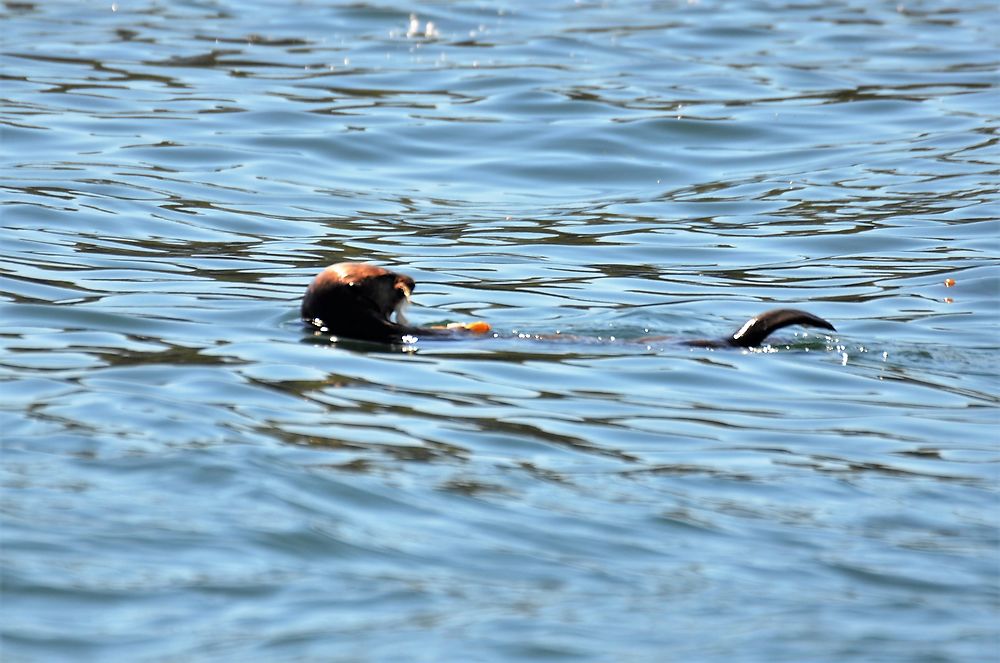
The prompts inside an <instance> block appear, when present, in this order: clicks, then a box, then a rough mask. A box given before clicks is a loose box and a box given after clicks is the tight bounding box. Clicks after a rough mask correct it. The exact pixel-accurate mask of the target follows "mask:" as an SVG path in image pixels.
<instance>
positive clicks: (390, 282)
mask: <svg viewBox="0 0 1000 663" xmlns="http://www.w3.org/2000/svg"><path fill="white" fill-rule="evenodd" d="M414 289H416V283H414V281H413V279H411V278H410V277H409V276H406V275H404V274H397V273H395V272H390V271H389V270H387V269H384V268H382V267H378V266H376V265H372V264H368V263H358V262H342V263H338V264H336V265H331V266H330V267H327V268H326V269H324V270H323V271H322V272H320V273H319V274H318V275H317V276H316V278H314V279H313V281H312V283H310V284H309V288H308V289H307V290H306V294H305V297H303V299H302V321H303V322H304V323H306V325H308V326H309V327H311V328H313V329H316V330H319V331H322V332H325V333H329V334H332V335H334V336H338V337H342V338H350V339H356V340H361V341H374V342H376V343H402V342H406V341H407V340H409V339H405V338H404V337H416V338H420V337H427V336H432V337H441V336H456V335H460V334H476V333H483V332H486V331H489V329H490V328H489V325H487V324H486V323H472V324H453V325H448V326H446V327H414V326H412V325H410V324H408V323H407V322H406V319H405V318H404V317H403V314H402V309H403V308H404V307H405V306H406V304H407V303H408V302H409V301H410V295H411V294H412V293H413V291H414ZM393 313H395V314H396V319H395V320H392V315H393ZM790 325H805V326H808V327H821V328H823V329H829V330H831V331H836V330H835V329H834V327H833V325H831V324H830V323H829V322H827V321H826V320H824V319H823V318H820V317H817V316H815V315H813V314H812V313H807V312H805V311H799V310H797V309H791V308H782V309H774V310H771V311H767V312H765V313H761V314H760V315H758V316H755V317H753V318H750V319H749V320H747V321H746V323H745V324H744V325H743V326H742V327H740V328H739V329H738V330H737V331H736V332H734V333H733V334H732V335H731V336H728V337H726V338H723V339H718V340H710V339H695V340H687V341H681V343H684V344H686V345H693V346H698V347H709V348H714V347H737V348H752V347H756V346H758V345H760V344H761V343H762V342H763V341H764V339H766V338H767V337H768V336H769V335H770V334H771V333H773V332H775V331H777V330H779V329H781V328H783V327H788V326H790Z"/></svg>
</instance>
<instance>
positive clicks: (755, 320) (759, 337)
mask: <svg viewBox="0 0 1000 663" xmlns="http://www.w3.org/2000/svg"><path fill="white" fill-rule="evenodd" d="M791 325H803V326H805V327H821V328H823V329H829V330H830V331H837V330H836V328H834V326H833V325H832V324H830V323H829V322H828V321H826V320H824V319H823V318H821V317H819V316H816V315H813V314H812V313H808V312H806V311H800V310H798V309H794V308H778V309H773V310H770V311H766V312H764V313H761V314H760V315H756V316H754V317H752V318H750V319H749V320H747V321H746V323H745V324H744V325H743V326H742V327H740V328H739V329H738V330H737V331H736V332H735V333H734V334H733V335H732V336H730V337H729V338H727V339H726V340H725V343H726V344H727V345H732V346H736V347H739V348H753V347H757V346H758V345H760V344H761V343H763V342H764V339H766V338H767V337H768V336H770V335H771V334H773V333H774V332H776V331H778V330H779V329H783V328H784V327H789V326H791Z"/></svg>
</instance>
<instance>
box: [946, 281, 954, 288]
mask: <svg viewBox="0 0 1000 663" xmlns="http://www.w3.org/2000/svg"><path fill="white" fill-rule="evenodd" d="M953 285H955V279H945V280H944V286H945V287H946V288H950V287H951V286H953Z"/></svg>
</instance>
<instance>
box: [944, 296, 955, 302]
mask: <svg viewBox="0 0 1000 663" xmlns="http://www.w3.org/2000/svg"><path fill="white" fill-rule="evenodd" d="M944 303H945V304H954V303H955V300H954V299H952V298H951V297H945V298H944Z"/></svg>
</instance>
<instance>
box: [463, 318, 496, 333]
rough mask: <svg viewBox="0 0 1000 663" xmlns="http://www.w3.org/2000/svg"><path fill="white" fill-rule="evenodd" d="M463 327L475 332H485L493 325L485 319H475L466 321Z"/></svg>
mask: <svg viewBox="0 0 1000 663" xmlns="http://www.w3.org/2000/svg"><path fill="white" fill-rule="evenodd" d="M465 328H466V329H468V330H469V331H471V332H476V333H477V334H485V333H486V332H488V331H491V330H492V329H493V327H490V323H488V322H486V321H485V320H476V321H475V322H466V323H465Z"/></svg>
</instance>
